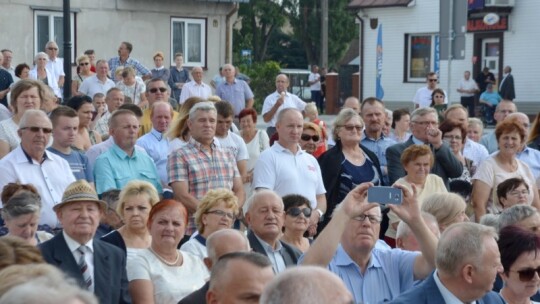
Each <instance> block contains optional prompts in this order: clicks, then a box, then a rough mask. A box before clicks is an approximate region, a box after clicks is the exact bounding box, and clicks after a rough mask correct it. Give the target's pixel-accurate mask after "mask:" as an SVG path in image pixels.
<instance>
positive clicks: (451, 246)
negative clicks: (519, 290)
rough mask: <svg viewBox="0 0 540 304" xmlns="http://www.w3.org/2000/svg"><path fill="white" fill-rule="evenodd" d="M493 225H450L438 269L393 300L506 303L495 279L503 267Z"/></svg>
mask: <svg viewBox="0 0 540 304" xmlns="http://www.w3.org/2000/svg"><path fill="white" fill-rule="evenodd" d="M496 237H497V233H496V232H495V230H494V229H493V228H491V227H487V226H483V225H480V224H476V223H459V224H454V225H452V226H450V227H449V228H447V229H446V230H445V231H444V233H443V234H442V236H441V239H440V240H439V244H438V247H437V254H436V256H435V264H436V266H437V270H436V271H435V272H434V273H433V274H432V275H431V276H429V277H428V278H427V279H426V280H425V281H424V282H422V283H421V284H420V285H418V286H416V287H414V288H413V289H411V290H409V291H407V292H405V293H403V294H402V295H400V296H399V297H397V298H396V299H394V300H393V301H391V302H390V303H415V304H422V303H425V304H428V303H471V302H474V301H476V303H477V304H491V303H497V304H499V303H500V304H502V303H503V300H502V298H501V297H500V296H499V295H498V294H497V293H494V292H493V291H490V290H491V289H492V288H493V282H494V281H495V277H496V276H497V273H498V272H502V271H503V268H502V265H501V261H500V255H499V248H498V246H497V241H496V240H495V238H496Z"/></svg>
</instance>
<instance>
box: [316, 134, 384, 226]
mask: <svg viewBox="0 0 540 304" xmlns="http://www.w3.org/2000/svg"><path fill="white" fill-rule="evenodd" d="M360 148H361V149H362V151H364V154H365V155H366V156H367V158H369V159H370V160H371V162H372V163H373V166H374V167H375V168H376V170H377V174H379V177H380V180H381V183H382V182H383V179H382V176H383V175H382V172H381V164H380V162H379V159H378V158H377V155H375V153H373V152H371V151H370V150H369V149H368V148H366V147H364V146H363V145H361V144H360ZM343 160H345V156H344V155H343V152H342V148H341V142H340V141H337V142H336V145H335V146H333V147H332V148H331V149H330V150H328V151H326V152H324V153H323V154H322V155H321V156H319V158H318V159H317V161H318V162H319V166H320V167H321V174H322V179H323V184H324V188H325V189H326V214H325V216H324V219H323V221H322V222H321V223H319V225H318V227H317V230H318V231H319V232H320V231H322V229H323V228H324V227H325V226H326V225H327V224H328V222H330V219H331V216H330V215H331V214H332V212H333V211H334V209H335V208H336V205H337V204H339V203H340V202H338V196H339V185H340V178H339V177H340V175H341V172H342V171H341V168H342V167H341V163H342V162H343ZM376 186H385V185H383V184H381V185H376Z"/></svg>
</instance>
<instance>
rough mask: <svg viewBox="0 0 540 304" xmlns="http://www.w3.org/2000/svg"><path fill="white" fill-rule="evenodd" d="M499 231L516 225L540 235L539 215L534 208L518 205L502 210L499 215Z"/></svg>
mask: <svg viewBox="0 0 540 304" xmlns="http://www.w3.org/2000/svg"><path fill="white" fill-rule="evenodd" d="M498 224H499V227H498V228H499V230H501V229H503V228H504V227H506V226H510V225H516V226H520V227H522V228H524V229H527V230H531V231H532V232H534V233H536V234H538V235H540V214H539V213H538V211H537V210H536V208H534V207H532V206H529V205H524V204H519V205H514V206H512V207H510V208H508V209H505V210H503V212H501V214H500V215H499V220H498Z"/></svg>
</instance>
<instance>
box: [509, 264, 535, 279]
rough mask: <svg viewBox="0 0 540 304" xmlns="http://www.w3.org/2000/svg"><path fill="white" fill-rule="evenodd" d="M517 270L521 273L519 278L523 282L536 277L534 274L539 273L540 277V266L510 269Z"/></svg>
mask: <svg viewBox="0 0 540 304" xmlns="http://www.w3.org/2000/svg"><path fill="white" fill-rule="evenodd" d="M510 271H515V272H517V273H518V274H519V280H520V281H521V282H529V281H531V280H532V279H533V278H534V274H535V273H536V274H538V276H539V277H540V267H538V268H527V269H522V270H510Z"/></svg>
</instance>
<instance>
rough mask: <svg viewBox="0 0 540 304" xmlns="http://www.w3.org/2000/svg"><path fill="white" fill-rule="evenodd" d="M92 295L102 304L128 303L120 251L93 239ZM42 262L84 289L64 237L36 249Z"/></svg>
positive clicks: (57, 236)
mask: <svg viewBox="0 0 540 304" xmlns="http://www.w3.org/2000/svg"><path fill="white" fill-rule="evenodd" d="M93 246H94V276H93V279H94V294H95V295H96V296H97V298H98V299H99V303H101V304H118V303H122V304H123V303H131V298H130V296H129V292H128V280H127V274H126V257H125V254H124V253H123V252H122V250H120V249H119V248H117V247H115V246H112V245H111V244H107V243H105V242H103V241H100V240H98V239H94V241H93ZM39 248H40V249H41V253H42V254H43V258H44V259H45V261H46V262H47V263H49V264H51V265H54V266H56V267H58V268H60V270H62V271H63V272H65V273H66V274H67V275H68V276H70V277H72V278H74V279H75V280H77V282H78V283H79V284H80V286H83V282H84V280H83V276H82V273H81V270H80V269H79V266H78V264H77V262H76V261H75V258H74V257H73V254H72V253H71V251H70V250H69V247H68V246H67V243H66V239H65V238H64V234H63V233H59V234H57V235H56V236H55V237H53V238H52V239H50V240H48V241H47V242H44V243H43V244H41V245H39Z"/></svg>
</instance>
